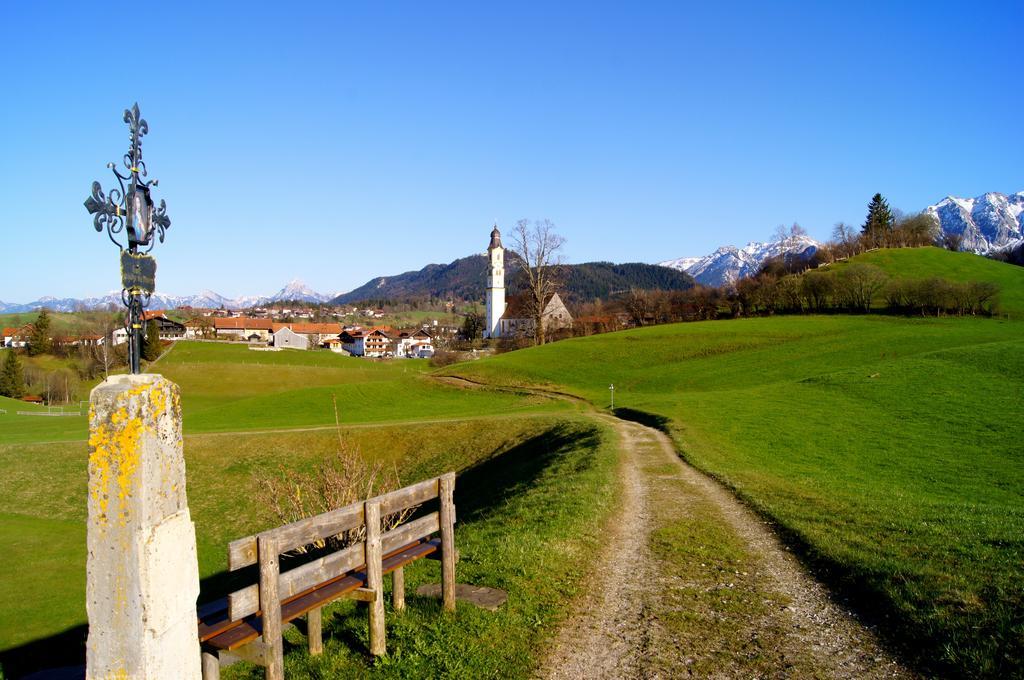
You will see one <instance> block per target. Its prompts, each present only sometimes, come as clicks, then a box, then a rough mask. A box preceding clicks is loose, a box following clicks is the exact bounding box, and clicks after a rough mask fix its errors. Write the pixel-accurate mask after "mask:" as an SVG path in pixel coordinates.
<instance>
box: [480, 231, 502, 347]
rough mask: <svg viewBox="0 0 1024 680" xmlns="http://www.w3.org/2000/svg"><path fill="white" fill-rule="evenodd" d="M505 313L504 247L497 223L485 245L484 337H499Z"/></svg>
mask: <svg viewBox="0 0 1024 680" xmlns="http://www.w3.org/2000/svg"><path fill="white" fill-rule="evenodd" d="M504 314H505V248H504V246H502V245H501V232H500V231H498V225H497V224H495V225H494V229H492V230H491V243H490V245H488V246H487V320H486V323H487V327H486V328H484V337H485V338H498V337H501V317H502V316H504Z"/></svg>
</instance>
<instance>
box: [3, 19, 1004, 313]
mask: <svg viewBox="0 0 1024 680" xmlns="http://www.w3.org/2000/svg"><path fill="white" fill-rule="evenodd" d="M373 4H376V5H378V7H373V6H369V7H368V5H373ZM382 4H384V3H372V4H371V3H365V4H361V5H355V4H348V3H325V4H317V3H301V4H294V3H273V4H267V5H260V4H258V3H239V4H233V5H229V4H220V3H194V4H186V3H133V4H128V5H125V4H123V3H102V4H98V3H91V4H88V5H81V4H68V5H59V4H55V3H43V2H39V3H35V2H33V3H8V4H6V5H5V8H4V17H3V21H2V23H0V63H2V64H3V68H2V69H0V92H3V105H2V106H0V124H2V125H0V142H2V153H0V204H2V205H3V213H2V215H0V229H2V240H0V300H4V301H6V302H28V301H30V300H34V299H36V298H38V297H39V296H42V295H57V296H76V297H77V296H84V295H90V294H98V293H102V292H105V291H107V290H111V289H113V288H116V287H117V286H118V285H119V284H118V265H117V257H116V249H115V248H114V246H113V245H112V244H110V242H109V241H108V240H107V239H106V237H105V236H104V235H101V234H97V233H96V232H95V231H93V229H92V223H91V219H90V218H89V216H88V215H87V214H86V212H85V209H84V208H83V207H82V201H83V200H84V199H85V198H86V196H87V194H88V192H89V186H90V183H91V182H92V181H93V180H94V179H96V180H100V181H101V182H102V183H103V184H104V186H105V187H107V188H109V186H110V185H111V177H110V174H109V171H108V170H107V169H106V168H105V167H104V166H105V164H106V163H107V162H108V161H114V160H119V159H120V157H121V156H122V154H123V153H124V152H125V151H126V148H127V134H126V129H127V128H126V126H125V125H124V124H123V123H122V122H121V112H122V111H123V109H124V108H125V107H126V106H130V105H131V103H132V102H134V101H138V102H139V104H140V107H141V109H142V113H143V116H144V117H145V118H147V119H148V121H149V124H150V134H149V136H148V137H146V139H145V141H144V145H143V150H144V155H145V160H146V161H147V163H148V166H149V169H150V176H151V177H157V178H159V179H160V187H159V189H158V190H157V197H158V198H164V199H166V201H167V203H168V208H169V210H168V212H169V214H170V216H171V219H172V227H171V230H170V232H169V233H168V237H167V241H166V242H165V243H164V244H159V245H158V246H157V248H156V250H155V255H156V257H157V260H158V262H159V275H158V279H157V281H158V289H159V290H161V291H163V292H167V293H176V294H190V293H194V292H198V291H199V290H201V289H204V288H210V289H213V290H215V291H218V292H220V293H222V294H225V295H229V296H231V295H241V294H263V293H270V292H273V291H275V290H276V289H278V288H280V287H281V286H282V285H283V284H284V283H285V282H286V281H288V280H289V279H291V278H294V277H299V278H302V279H304V280H305V281H306V282H307V283H308V284H310V285H311V286H312V287H313V288H315V289H317V290H321V291H324V292H329V291H334V290H346V289H351V288H354V287H356V286H358V285H360V284H362V283H364V282H365V281H366V280H367V279H369V278H371V277H373V276H376V275H381V274H395V273H400V272H403V271H407V270H411V269H419V268H420V267H422V266H424V265H425V264H428V263H430V262H449V261H451V260H453V259H455V258H457V257H461V256H464V255H467V254H470V253H472V252H477V251H483V249H484V248H485V247H486V245H487V240H488V232H489V230H490V225H491V223H492V222H493V221H495V220H497V221H498V223H499V225H500V226H502V227H509V226H511V224H512V223H513V222H514V221H515V220H517V219H519V218H523V217H526V218H549V219H551V220H552V221H553V222H554V223H555V224H556V225H557V226H558V228H559V231H560V232H561V233H562V234H563V235H564V236H565V237H566V239H567V244H566V255H567V258H568V260H569V261H572V262H583V261H591V260H613V261H617V262H625V261H644V262H657V261H660V260H664V259H669V258H675V257H681V256H684V255H701V254H705V253H707V252H710V251H711V250H713V249H714V248H716V247H717V246H719V245H722V244H725V243H733V244H737V245H742V244H744V243H746V242H747V241H749V240H757V239H761V240H763V239H766V238H768V237H769V236H770V234H771V232H772V231H773V230H774V228H775V226H776V225H778V224H781V223H784V224H787V225H788V224H790V223H792V222H794V221H797V222H799V223H800V224H801V225H803V226H804V227H805V228H806V229H807V230H808V231H809V232H810V233H811V235H812V236H815V237H818V238H825V237H827V236H828V235H829V233H830V231H831V227H832V225H833V224H834V223H835V222H837V221H840V220H843V221H847V222H850V223H855V224H859V223H860V222H861V221H862V220H863V216H864V213H865V206H866V204H867V202H868V200H869V199H870V197H871V195H872V194H874V193H875V192H876V191H879V192H882V193H883V194H884V195H885V196H886V197H887V198H888V199H889V201H890V203H891V204H892V205H893V206H895V207H898V208H901V209H903V210H906V211H912V210H919V209H921V208H923V207H924V206H926V205H928V204H929V203H933V202H935V201H936V200H938V199H941V198H942V197H943V196H945V195H946V194H954V195H961V196H974V195H978V194H981V193H983V192H986V191H1001V192H1015V191H1021V190H1024V164H1022V162H1021V159H1022V151H1024V134H1022V128H1021V125H1020V122H1021V112H1022V111H1024V87H1021V84H1020V75H1021V73H1022V68H1021V67H1022V66H1024V56H1022V54H1024V51H1022V50H1021V49H1020V44H1021V31H1022V28H1024V21H1022V20H1024V3H1020V2H1006V3H1001V4H1000V3H962V4H952V3H942V2H927V3H909V2H905V3H902V2H901V3H877V4H876V3H806V4H793V3H785V2H783V3H763V4H762V3H753V4H746V3H701V4H689V3H683V2H672V3H665V4H658V3H620V4H602V3H596V2H587V3H580V4H568V3H536V4H527V3H486V5H487V6H486V7H483V5H484V4H485V3H466V4H455V3H431V4H428V3H387V7H386V8H384V9H381V8H380V7H379V5H382ZM212 5H216V6H212ZM125 10H128V11H131V12H134V14H131V15H128V14H124V11H125Z"/></svg>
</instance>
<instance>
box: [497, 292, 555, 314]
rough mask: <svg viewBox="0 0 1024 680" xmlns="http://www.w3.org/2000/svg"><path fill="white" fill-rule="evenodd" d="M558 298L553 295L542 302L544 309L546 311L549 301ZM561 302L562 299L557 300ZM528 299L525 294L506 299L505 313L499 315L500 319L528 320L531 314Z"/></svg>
mask: <svg viewBox="0 0 1024 680" xmlns="http://www.w3.org/2000/svg"><path fill="white" fill-rule="evenodd" d="M556 297H558V293H553V294H552V295H550V296H549V297H548V298H547V299H546V300H545V301H544V309H547V307H548V305H550V304H551V301H552V300H553V299H554V298H556ZM558 300H559V302H561V300H562V298H560V297H559V298H558ZM529 309H530V308H529V299H528V298H527V294H526V293H520V294H519V295H513V296H511V297H509V298H508V301H507V302H506V303H505V313H504V314H502V315H501V318H502V319H528V318H530V316H531V314H530V311H529Z"/></svg>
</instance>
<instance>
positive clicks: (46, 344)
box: [28, 307, 50, 356]
mask: <svg viewBox="0 0 1024 680" xmlns="http://www.w3.org/2000/svg"><path fill="white" fill-rule="evenodd" d="M49 351H50V313H49V312H47V311H46V308H45V307H44V308H43V309H41V310H39V316H37V317H36V322H35V323H34V324H33V325H32V335H30V336H29V339H28V353H29V355H31V356H35V355H37V354H46V353H47V352H49Z"/></svg>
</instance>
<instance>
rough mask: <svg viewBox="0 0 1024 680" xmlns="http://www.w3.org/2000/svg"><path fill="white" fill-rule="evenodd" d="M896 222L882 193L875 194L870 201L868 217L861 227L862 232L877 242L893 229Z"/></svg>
mask: <svg viewBox="0 0 1024 680" xmlns="http://www.w3.org/2000/svg"><path fill="white" fill-rule="evenodd" d="M895 222H896V218H895V217H894V216H893V214H892V210H890V209H889V204H888V203H886V201H885V199H884V198H882V194H875V195H874V196H873V197H872V198H871V202H870V203H868V217H867V219H866V220H865V221H864V226H863V227H861V233H862V234H864V235H865V236H867V237H868V238H870V239H872V240H873V241H875V243H876V244H877V243H879V242H881V241H882V240H883V239H884V237H885V236H886V235H887V234H889V233H890V232H891V231H892V227H893V224H894V223H895Z"/></svg>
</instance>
